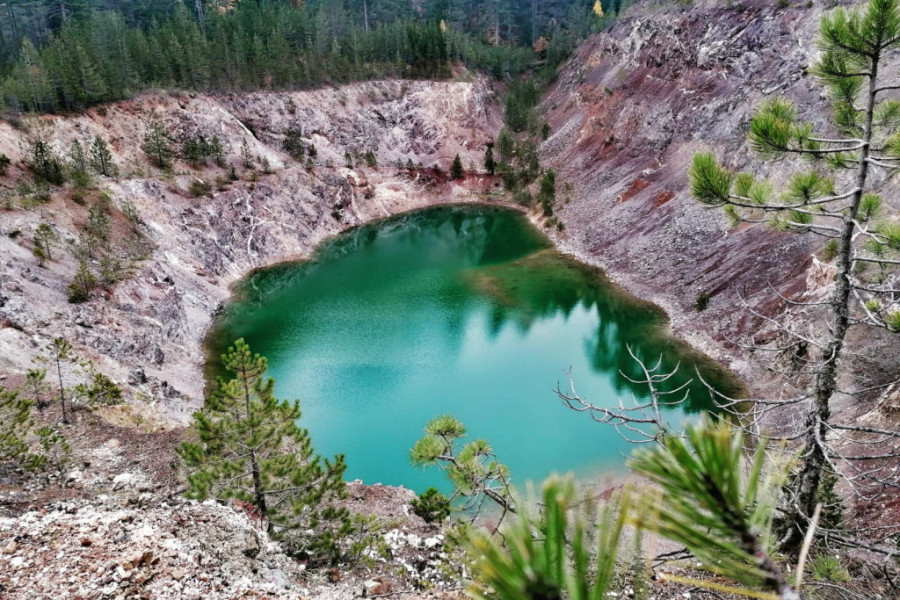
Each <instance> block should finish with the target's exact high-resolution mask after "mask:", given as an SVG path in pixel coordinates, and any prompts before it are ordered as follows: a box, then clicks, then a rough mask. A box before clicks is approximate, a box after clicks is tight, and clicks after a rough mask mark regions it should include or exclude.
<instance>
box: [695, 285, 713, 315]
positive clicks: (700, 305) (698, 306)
mask: <svg viewBox="0 0 900 600" xmlns="http://www.w3.org/2000/svg"><path fill="white" fill-rule="evenodd" d="M709 299H710V296H709V294H708V293H707V292H706V290H702V291H701V292H700V293H699V294H697V299H696V300H694V309H695V310H696V311H697V312H703V311H704V310H706V307H708V306H709Z"/></svg>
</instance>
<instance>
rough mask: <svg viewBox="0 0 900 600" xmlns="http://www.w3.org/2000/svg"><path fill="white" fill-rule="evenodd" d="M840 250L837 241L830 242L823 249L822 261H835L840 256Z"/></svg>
mask: <svg viewBox="0 0 900 600" xmlns="http://www.w3.org/2000/svg"><path fill="white" fill-rule="evenodd" d="M839 249H840V248H839V246H838V242H837V240H828V243H827V244H825V247H824V248H822V260H824V261H825V262H831V261H833V260H834V259H835V257H836V256H837V255H838V250H839Z"/></svg>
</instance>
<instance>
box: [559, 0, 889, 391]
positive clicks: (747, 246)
mask: <svg viewBox="0 0 900 600" xmlns="http://www.w3.org/2000/svg"><path fill="white" fill-rule="evenodd" d="M826 4H828V5H829V6H828V7H826V8H830V7H831V6H833V5H835V4H841V3H840V2H839V3H834V2H831V3H826ZM821 14H822V6H820V3H816V4H815V5H813V4H812V3H809V4H806V3H799V2H796V3H795V2H792V3H790V6H789V7H779V6H776V3H774V2H766V1H757V0H746V1H743V2H734V3H723V2H715V1H695V2H693V3H691V4H690V5H681V4H676V3H650V2H648V3H641V4H639V5H637V6H635V7H632V8H631V9H629V11H627V12H626V13H625V15H623V17H622V18H620V19H619V20H618V21H617V22H616V23H615V24H614V25H613V26H612V27H611V29H610V30H608V31H607V32H604V33H601V34H598V35H595V36H594V37H592V38H591V39H590V40H588V41H587V42H586V43H585V44H583V45H582V46H581V47H580V48H579V49H578V51H577V52H576V54H575V55H574V56H573V57H572V58H571V60H570V61H569V62H568V64H567V65H566V66H565V67H564V68H563V69H562V70H561V72H560V74H559V76H558V78H557V80H556V82H555V84H554V85H553V88H552V90H551V91H550V93H549V94H548V95H547V96H546V97H545V99H544V101H543V104H542V109H543V111H544V118H545V119H546V120H547V121H548V122H549V123H550V124H551V126H552V131H553V134H552V135H551V136H550V138H549V139H548V140H547V141H546V142H545V143H544V144H543V148H542V150H543V156H544V160H545V162H546V163H547V164H549V165H552V166H554V167H556V168H557V169H558V170H559V172H560V180H561V181H563V182H569V183H570V184H571V185H572V186H573V190H572V192H570V193H569V194H568V195H569V198H570V199H571V202H570V203H567V204H565V205H564V206H562V207H561V208H560V209H559V210H558V213H559V215H560V218H561V219H562V220H563V221H564V222H565V224H566V229H565V232H564V233H563V234H561V235H559V236H558V243H559V245H560V246H561V247H562V248H563V249H565V250H567V251H569V252H572V253H573V254H576V255H577V256H579V257H581V258H582V259H583V260H585V261H587V262H590V263H593V264H597V265H599V266H601V267H603V268H604V269H605V270H606V271H607V272H608V273H609V274H610V275H611V276H612V277H613V278H614V279H616V280H618V281H619V282H620V283H622V284H623V285H624V286H625V287H626V288H627V289H629V290H630V291H632V292H634V293H636V294H638V295H640V296H643V297H646V298H649V299H651V300H653V301H654V302H656V303H658V304H660V305H662V306H663V307H664V308H666V310H667V312H668V313H669V315H670V316H671V317H672V322H673V328H674V329H675V330H676V332H677V333H678V334H679V335H681V336H683V337H685V338H686V339H688V340H689V341H690V342H691V343H692V344H693V345H695V346H697V347H700V348H702V349H703V350H705V351H706V352H708V353H709V354H711V355H713V356H715V357H717V358H719V359H720V360H723V361H725V362H726V364H728V365H729V366H730V367H731V368H732V369H734V370H736V371H737V372H739V373H740V374H741V375H743V376H744V379H745V380H746V381H747V382H748V384H749V386H750V388H751V391H753V392H755V393H773V388H775V387H777V386H778V385H779V382H778V380H777V378H774V377H768V376H767V375H766V367H767V365H769V364H770V358H771V357H770V356H764V357H758V358H756V359H754V357H753V356H752V355H751V354H750V353H748V352H747V351H746V350H744V349H741V348H738V347H736V345H735V344H734V343H732V341H731V340H735V339H739V338H741V337H742V336H743V335H745V334H747V333H748V332H757V331H759V329H760V328H763V327H764V325H765V324H764V323H761V322H760V320H759V319H756V318H753V316H752V315H751V314H750V313H749V311H748V310H742V309H741V308H740V307H741V306H742V303H743V302H746V303H747V305H748V306H749V307H750V308H752V309H754V310H756V311H759V312H761V313H763V314H769V315H771V314H774V313H775V312H777V311H779V310H780V309H781V308H782V301H781V299H780V298H779V296H778V294H777V293H776V291H775V290H777V291H778V293H780V294H783V295H785V296H792V295H798V294H799V295H808V296H810V297H812V296H816V297H822V296H823V295H824V292H825V288H826V287H827V286H828V285H829V283H830V282H829V279H828V277H827V274H826V275H823V269H822V267H821V265H818V264H817V263H816V259H815V258H814V256H813V255H814V253H815V252H817V251H819V250H820V249H821V247H822V245H823V244H824V241H822V240H821V239H818V238H814V237H812V236H806V237H804V236H800V235H796V234H791V233H780V232H777V231H774V230H772V229H771V228H768V227H766V226H764V225H756V226H748V225H742V226H740V227H738V228H737V229H730V228H729V225H728V223H727V221H726V219H725V217H724V215H723V214H722V212H721V211H720V210H716V209H713V210H710V209H706V208H704V207H703V206H701V205H699V204H698V203H697V202H695V201H693V200H692V198H691V197H690V192H689V188H688V184H687V171H688V168H689V165H690V161H691V159H692V156H693V155H694V154H695V153H696V152H699V151H704V150H713V151H715V153H716V154H717V156H718V157H719V159H720V160H722V161H723V162H724V164H725V165H726V166H728V167H730V168H733V169H736V170H748V171H752V172H754V173H757V174H760V175H762V176H766V177H771V178H772V179H773V180H774V181H775V182H778V181H783V180H784V178H785V176H786V174H788V173H790V172H792V169H796V168H797V166H798V165H796V164H792V163H790V162H789V161H788V162H786V163H764V162H762V161H760V160H758V159H757V158H756V157H755V156H754V155H753V154H752V153H751V151H750V150H749V148H748V147H747V144H746V142H745V132H746V130H747V126H748V123H749V121H750V118H751V116H752V114H753V111H754V110H755V107H756V106H757V105H758V104H759V103H760V102H761V101H762V100H763V99H766V98H771V97H775V96H786V97H787V98H789V99H791V100H792V101H794V102H795V103H796V104H797V107H798V111H799V113H800V114H801V115H802V116H803V118H806V119H808V120H811V121H813V122H814V123H816V124H817V125H825V124H826V120H827V117H828V104H827V99H826V97H825V94H824V93H823V90H822V87H821V86H820V85H819V83H818V82H817V81H816V80H815V78H813V77H811V76H807V75H806V73H805V68H806V67H807V66H808V65H809V64H810V63H811V61H812V60H813V59H814V57H815V54H816V46H815V36H816V33H817V31H818V21H819V17H820V16H821ZM890 189H892V188H887V190H888V191H889V190H890ZM885 199H886V200H887V202H889V203H891V204H892V205H893V208H894V209H895V210H896V209H898V208H900V206H898V204H897V202H898V199H897V196H896V194H893V193H887V194H885ZM826 271H827V269H826ZM700 292H706V293H708V294H709V295H710V297H711V300H710V303H709V308H708V309H707V310H706V311H705V312H702V313H697V312H696V311H695V310H694V304H695V301H696V299H697V296H698V294H700ZM801 318H805V319H807V320H808V319H809V317H808V316H806V317H801ZM864 333H865V335H866V336H869V337H867V339H866V346H867V351H866V353H865V354H866V355H867V356H866V358H867V359H868V360H865V361H861V363H860V365H858V367H854V368H860V369H862V370H864V371H865V372H866V373H867V374H871V375H872V377H873V378H874V379H875V380H880V379H885V378H886V377H888V376H889V374H890V373H896V371H897V364H896V362H895V361H894V360H893V359H890V360H887V361H885V360H884V358H885V357H886V356H891V355H892V354H893V353H892V352H891V351H890V348H892V347H894V346H893V345H894V344H896V339H891V338H890V337H889V336H878V335H875V336H874V337H873V336H872V334H871V333H870V332H864ZM775 393H777V392H775Z"/></svg>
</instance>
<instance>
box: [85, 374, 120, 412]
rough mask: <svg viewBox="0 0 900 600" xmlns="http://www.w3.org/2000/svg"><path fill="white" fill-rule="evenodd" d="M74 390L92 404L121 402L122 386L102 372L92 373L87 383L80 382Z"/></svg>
mask: <svg viewBox="0 0 900 600" xmlns="http://www.w3.org/2000/svg"><path fill="white" fill-rule="evenodd" d="M76 391H77V392H78V393H79V394H80V395H81V396H82V397H83V398H84V399H85V400H87V402H88V404H92V405H112V404H121V403H122V388H120V387H119V386H118V385H116V382H114V381H113V380H112V379H110V378H109V377H107V376H106V375H104V374H103V373H94V374H93V375H92V376H91V378H90V379H89V380H88V383H83V384H80V385H78V386H77V387H76Z"/></svg>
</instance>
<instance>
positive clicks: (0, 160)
mask: <svg viewBox="0 0 900 600" xmlns="http://www.w3.org/2000/svg"><path fill="white" fill-rule="evenodd" d="M10 162H11V161H10V160H9V157H8V156H7V155H5V154H3V153H2V152H0V175H6V170H7V169H9V164H10Z"/></svg>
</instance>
